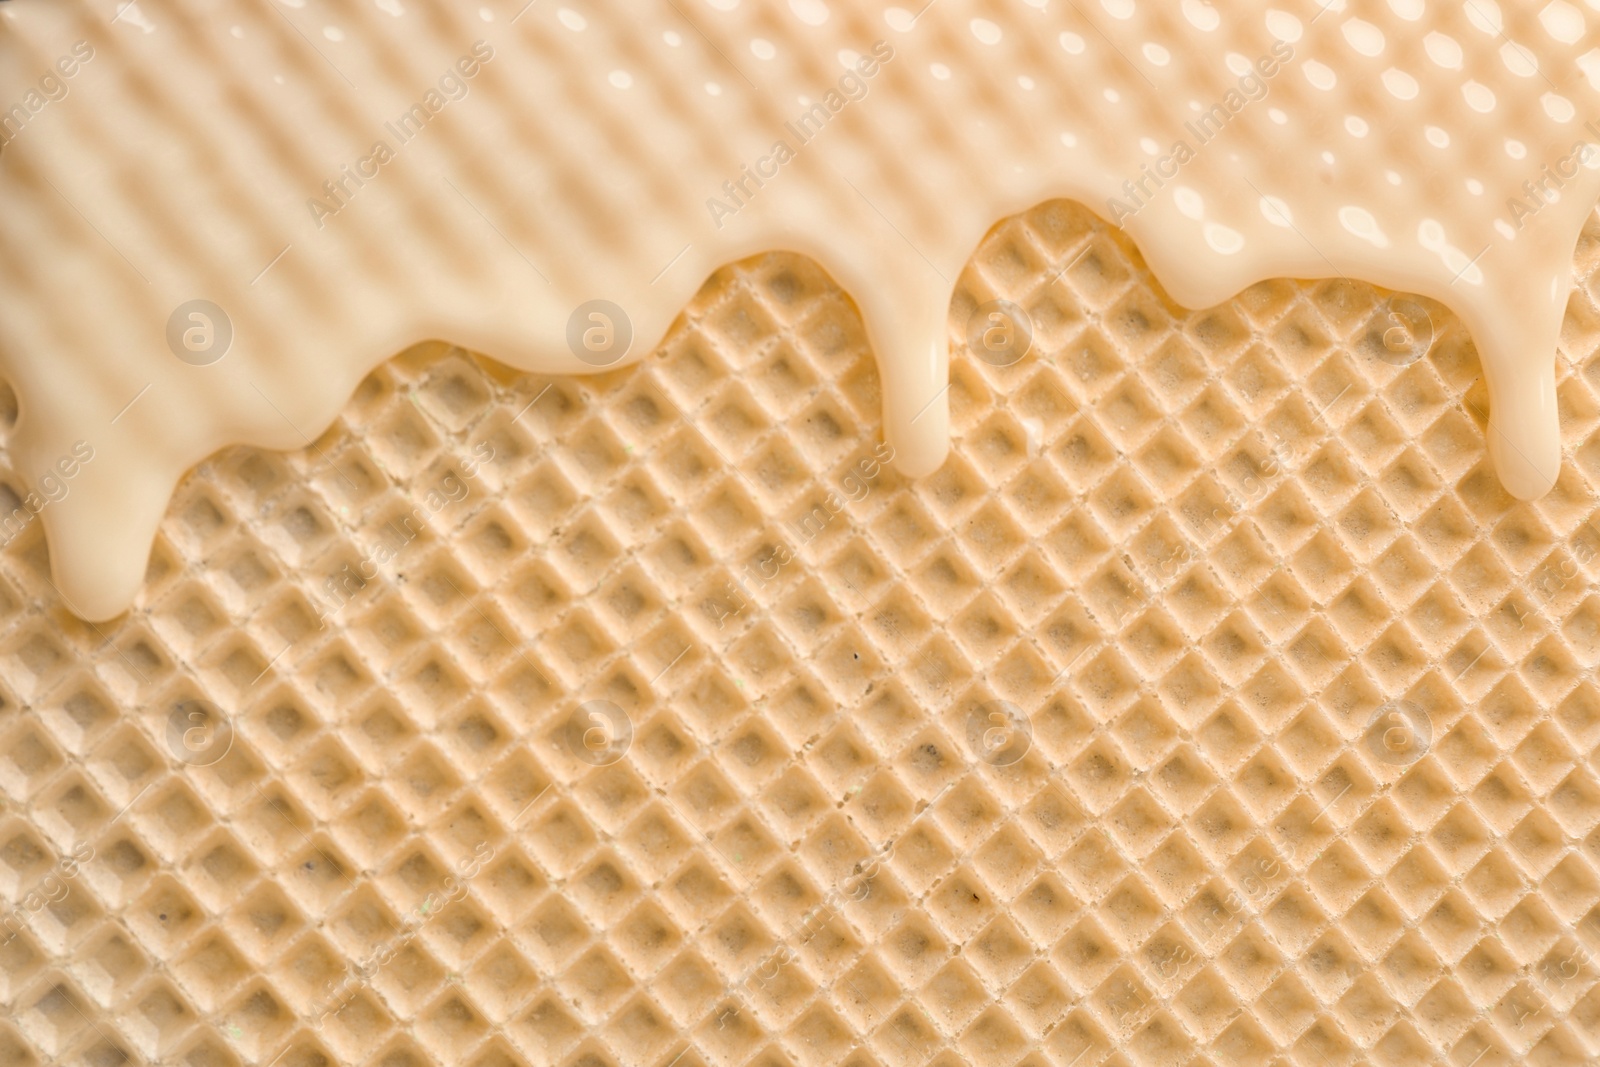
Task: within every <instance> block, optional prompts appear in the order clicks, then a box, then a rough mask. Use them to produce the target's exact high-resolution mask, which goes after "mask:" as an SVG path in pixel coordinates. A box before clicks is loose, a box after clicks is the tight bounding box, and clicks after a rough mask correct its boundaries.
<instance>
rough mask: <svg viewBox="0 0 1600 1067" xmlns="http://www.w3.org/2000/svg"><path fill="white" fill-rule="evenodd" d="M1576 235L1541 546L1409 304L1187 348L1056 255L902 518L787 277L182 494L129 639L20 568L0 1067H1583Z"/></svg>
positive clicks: (1141, 276)
mask: <svg viewBox="0 0 1600 1067" xmlns="http://www.w3.org/2000/svg"><path fill="white" fill-rule="evenodd" d="M1597 238H1600V221H1596V220H1591V223H1590V226H1589V229H1588V230H1587V231H1586V233H1585V237H1584V240H1583V241H1582V242H1581V244H1580V246H1579V249H1578V256H1577V261H1576V263H1575V270H1576V275H1577V277H1578V278H1579V283H1578V286H1577V287H1576V288H1575V290H1574V292H1573V295H1572V298H1571V302H1570V305H1569V311H1568V315H1567V319H1566V326H1565V332H1564V342H1563V352H1562V357H1561V359H1560V363H1559V371H1558V376H1559V389H1560V396H1561V401H1562V412H1561V414H1562V429H1563V434H1564V436H1565V445H1566V447H1567V450H1568V455H1569V456H1570V461H1569V462H1568V463H1566V464H1565V465H1564V467H1563V470H1562V475H1561V480H1560V482H1559V483H1558V484H1557V486H1556V488H1555V490H1554V491H1553V492H1552V493H1550V494H1549V495H1548V496H1546V497H1545V498H1543V499H1541V500H1539V501H1537V502H1534V503H1519V502H1516V501H1514V500H1513V499H1511V498H1510V497H1509V496H1507V495H1506V493H1505V492H1504V491H1503V490H1502V489H1501V488H1500V485H1499V482H1498V481H1497V479H1496V478H1495V476H1494V474H1493V472H1492V471H1491V469H1490V467H1489V465H1488V462H1487V459H1486V457H1485V454H1484V448H1483V443H1482V441H1483V439H1482V432H1481V431H1482V424H1483V422H1484V419H1483V414H1482V413H1483V411H1484V409H1485V407H1486V398H1485V395H1484V389H1483V386H1482V384H1481V382H1480V381H1479V380H1478V377H1479V370H1478V366H1477V359H1476V355H1475V352H1474V349H1473V347H1472V345H1471V343H1470V341H1469V339H1468V338H1467V336H1466V333H1465V331H1464V330H1463V329H1462V328H1461V326H1460V325H1459V324H1458V323H1457V322H1456V321H1455V320H1454V319H1452V318H1451V317H1450V316H1449V315H1448V313H1446V312H1445V311H1444V310H1443V309H1442V308H1439V307H1438V306H1437V305H1428V312H1429V315H1430V316H1431V317H1432V318H1433V320H1434V324H1435V327H1436V336H1435V338H1434V342H1433V349H1432V352H1431V354H1430V355H1429V357H1428V358H1426V359H1421V360H1417V361H1412V362H1409V363H1406V364H1405V365H1401V366H1396V365H1394V363H1393V361H1392V360H1386V359H1384V358H1379V356H1380V355H1381V351H1382V346H1381V344H1380V345H1375V344H1374V336H1375V335H1374V329H1375V328H1381V326H1382V323H1383V320H1382V319H1378V320H1376V323H1377V327H1375V320H1374V317H1373V316H1374V310H1375V309H1379V308H1381V307H1383V306H1384V305H1382V304H1381V303H1380V301H1381V299H1382V298H1383V297H1384V295H1385V294H1383V293H1381V292H1379V291H1376V290H1374V289H1372V288H1370V287H1367V286H1364V285H1359V284H1353V283H1349V282H1345V281H1331V282H1322V283H1317V284H1306V283H1295V282H1287V281H1279V282H1270V283H1265V284H1261V285H1258V286H1255V287H1253V288H1251V289H1248V290H1246V291H1245V292H1243V293H1241V294H1240V295H1239V296H1238V297H1237V298H1236V299H1234V300H1232V301H1229V302H1228V303H1226V304H1224V305H1220V306H1217V307H1214V308H1210V309H1207V310H1201V311H1195V312H1187V311H1184V310H1183V309H1181V308H1179V307H1177V306H1176V305H1174V304H1173V303H1172V302H1171V301H1170V300H1169V299H1168V298H1167V297H1166V296H1165V295H1164V294H1163V293H1162V292H1161V291H1160V290H1159V288H1158V287H1156V286H1155V285H1154V284H1153V282H1152V281H1151V279H1150V276H1149V274H1148V272H1147V270H1146V269H1145V267H1144V266H1143V263H1142V261H1141V259H1140V257H1139V255H1138V253H1137V252H1136V250H1135V249H1134V248H1133V246H1132V245H1131V244H1130V243H1129V242H1128V241H1127V240H1126V239H1125V238H1124V237H1123V236H1122V235H1121V234H1119V233H1118V232H1117V231H1115V230H1110V229H1107V228H1106V227H1105V226H1104V225H1103V224H1102V223H1100V222H1099V221H1097V219H1096V218H1095V216H1094V215H1093V214H1091V213H1090V212H1089V211H1087V210H1085V209H1084V208H1082V207H1081V206H1078V205H1075V204H1071V203H1068V202H1064V201H1057V202H1051V203H1047V204H1044V205H1041V206H1039V207H1037V208H1035V209H1033V210H1031V211H1029V212H1027V213H1025V214H1023V215H1021V216H1017V217H1014V218H1011V219H1008V220H1006V221H1005V222H1003V223H1001V224H1000V225H998V226H997V227H996V228H995V229H994V231H992V232H991V234H990V235H989V236H988V238H987V239H986V240H985V241H984V243H983V245H982V246H981V248H980V250H979V251H978V253H977V254H976V256H975V257H974V259H973V261H972V262H971V263H970V264H969V265H968V267H967V269H966V272H965V274H964V275H963V277H962V278H961V281H960V284H959V286H958V289H957V296H956V299H955V302H954V304H953V306H952V309H951V326H952V337H953V343H954V344H956V345H959V344H960V338H962V337H964V336H965V334H966V324H967V322H968V319H969V316H970V315H971V313H972V311H973V309H974V308H976V307H978V306H979V305H981V304H983V303H985V302H987V301H989V300H993V299H998V298H1003V299H1008V300H1010V301H1013V302H1014V303H1016V304H1018V305H1020V306H1022V307H1023V308H1025V309H1027V311H1028V313H1029V317H1030V319H1031V321H1032V323H1033V325H1034V335H1033V342H1034V347H1033V350H1032V351H1031V352H1030V353H1029V354H1028V355H1027V356H1025V357H1024V358H1022V359H1020V360H1018V361H1017V362H1015V363H1012V364H1011V365H1009V366H1005V367H995V366H991V365H989V364H987V363H984V362H981V361H979V360H977V359H974V358H973V357H972V356H971V355H969V354H967V353H966V352H965V351H964V350H962V349H960V348H957V349H956V356H955V357H954V358H953V360H952V375H951V377H952V384H951V387H950V393H949V398H950V407H951V411H952V422H953V426H954V431H955V445H954V450H953V452H952V455H951V457H950V459H949V461H948V462H947V463H946V464H945V466H944V467H943V468H942V469H941V470H940V471H939V472H938V473H937V474H936V475H935V476H933V477H931V478H928V479H926V480H922V481H916V482H913V481H910V480H907V479H905V478H904V477H902V476H901V474H900V473H899V472H898V471H897V470H896V467H895V464H894V461H893V458H892V457H889V456H887V454H886V452H885V450H884V449H883V447H882V446H881V445H880V444H879V439H878V424H877V420H878V417H879V416H878V412H879V408H880V397H879V395H878V388H879V387H878V377H877V374H876V371H875V369H874V365H873V361H872V359H871V354H870V352H869V350H868V347H867V345H866V343H865V340H864V334H863V330H862V326H861V322H860V319H859V317H858V315H857V314H856V311H855V309H854V307H853V306H852V305H851V303H850V301H849V300H848V299H847V298H846V297H845V296H844V295H843V294H842V292H841V291H840V290H839V289H838V288H836V287H835V286H834V284H833V283H832V281H831V280H830V279H829V278H828V277H827V276H826V275H825V274H823V273H822V272H821V271H820V270H819V269H818V268H817V267H816V266H815V265H814V264H813V263H811V262H810V261H808V260H805V259H802V258H799V257H794V256H787V255H773V256H765V257H760V258H757V259H751V260H746V261H743V262H741V263H738V264H736V265H734V266H732V267H729V268H726V269H725V270H723V271H721V272H719V273H718V274H717V275H716V276H715V277H713V279H712V280H711V281H710V282H709V283H708V284H707V285H706V287H705V288H704V289H703V290H702V291H701V293H700V294H699V296H697V297H696V299H695V300H694V302H693V303H692V304H691V305H690V306H689V308H688V309H687V311H686V313H685V315H684V316H683V317H682V318H681V319H680V320H679V322H678V323H677V324H676V325H675V326H674V328H673V329H672V330H671V331H670V333H669V334H668V336H667V338H666V340H665V341H664V342H663V344H662V345H661V346H660V348H659V349H658V350H657V351H655V352H654V353H652V354H651V355H650V356H649V357H648V358H647V359H646V360H645V361H644V362H643V364H642V365H640V366H638V367H636V368H631V369H628V370H624V371H617V372H613V373H610V374H607V375H604V376H599V377H594V378H588V379H571V378H562V377H554V378H546V377H539V376H529V375H521V374H514V373H512V372H509V371H507V370H505V369H504V368H502V367H500V366H499V365H497V364H494V363H492V362H490V361H488V360H484V359H481V358H478V357H476V356H473V355H471V354H469V353H467V352H464V351H461V350H459V349H452V348H446V347H444V346H441V345H430V346H424V347H421V348H418V349H414V350H412V351H410V352H408V353H406V354H404V355H402V356H400V357H398V358H396V359H394V360H392V361H390V362H388V363H386V364H384V365H383V366H381V367H380V368H379V369H378V370H376V371H375V372H374V373H373V374H372V375H371V376H369V377H368V378H367V379H366V380H365V381H364V382H363V383H362V384H361V386H360V387H359V388H358V389H357V391H356V393H355V395H354V396H353V397H352V398H351V399H350V401H349V403H348V404H347V406H346V407H345V409H344V411H343V413H342V415H341V416H340V418H339V420H338V421H337V423H336V424H335V425H334V426H333V427H332V428H331V429H330V430H329V431H328V432H327V433H325V434H324V435H322V436H321V437H320V438H319V439H318V440H317V441H316V442H315V443H314V444H313V445H312V446H311V447H309V448H306V449H304V450H302V451H299V452H293V453H287V454H284V453H276V452H268V451H260V450H256V449H248V448H237V449H233V450H230V451H228V452H225V453H222V454H219V455H218V456H216V457H214V458H213V459H212V460H210V461H208V462H206V463H205V464H203V465H202V466H201V467H200V468H198V469H197V470H195V471H194V472H192V474H190V475H189V476H188V477H187V478H186V479H185V480H184V482H183V483H182V485H181V486H180V488H179V491H178V493H177V495H176V497H175V499H174V501H173V503H172V505H171V507H170V509H169V511H168V513H167V516H166V518H165V520H164V521H163V523H162V526H161V529H160V533H159V536H158V538H157V542H156V548H155V552H154V555H153V557H152V562H151V566H150V570H149V574H148V576H147V580H146V583H145V585H144V588H143V592H142V594H141V599H140V602H139V604H138V606H137V608H136V609H135V610H134V611H133V612H132V613H130V614H128V615H126V616H123V617H121V618H119V619H118V620H116V621H114V622H112V623H108V624H99V625H96V624H90V623H86V622H84V621H82V620H81V619H79V618H78V617H76V616H75V615H73V614H72V613H71V612H70V611H69V610H68V609H67V608H66V607H65V606H64V605H63V604H62V602H61V601H60V599H59V598H58V597H57V595H56V594H55V592H54V590H53V588H52V586H51V583H50V578H49V573H50V572H49V564H48V558H47V550H46V547H45V543H44V539H43V537H42V536H41V534H40V531H39V529H38V525H37V524H34V525H33V526H32V527H30V528H29V529H27V530H25V531H23V532H22V533H20V534H19V535H18V536H16V537H15V538H14V539H13V540H12V541H11V542H10V543H9V544H8V546H7V547H6V548H5V550H4V551H3V552H0V613H3V622H0V626H3V629H0V697H3V704H0V794H3V797H4V810H3V813H0V893H3V897H4V900H5V901H6V902H7V907H8V909H9V910H8V911H7V912H6V915H5V918H4V920H3V921H4V922H5V926H6V928H5V936H6V937H7V938H8V939H7V940H5V942H4V945H3V947H0V1065H6V1067H10V1065H31V1064H42V1063H58V1062H59V1063H74V1064H79V1063H81V1064H112V1063H120V1062H133V1063H140V1064H144V1063H163V1064H190V1065H196V1067H198V1065H209V1064H219V1065H220V1064H248V1063H254V1064H268V1063H271V1064H277V1065H281V1067H314V1065H319V1064H332V1063H375V1064H384V1065H386V1067H409V1065H418V1067H420V1065H424V1064H473V1065H483V1067H488V1065H497V1067H498V1065H509V1064H528V1065H545V1064H573V1065H577V1064H582V1065H585V1067H600V1065H609V1064H617V1065H623V1064H627V1065H633V1064H640V1065H659V1067H666V1065H669V1064H671V1065H675V1067H699V1065H701V1064H762V1065H767V1064H772V1065H777V1064H795V1065H814V1064H815V1065H821V1064H840V1063H849V1064H857V1065H862V1067H865V1065H869V1064H882V1065H906V1064H924V1063H936V1064H941V1065H943V1064H951V1065H954V1064H981V1065H1007V1067H1010V1065H1016V1064H1027V1065H1029V1067H1044V1065H1047V1064H1048V1065H1054V1067H1091V1065H1096V1064H1116V1065H1123V1064H1128V1065H1134V1064H1137V1065H1151V1067H1154V1065H1158V1064H1188V1063H1194V1064H1210V1063H1228V1064H1240V1065H1244V1064H1262V1065H1266V1064H1274V1063H1283V1064H1297V1065H1303V1067H1315V1065H1322V1064H1351V1063H1372V1064H1394V1065H1401V1064H1417V1063H1435V1062H1441V1063H1445V1062H1447V1063H1452V1064H1462V1065H1465V1064H1480V1065H1483V1067H1495V1065H1500V1064H1506V1063H1540V1064H1579V1063H1588V1062H1593V1058H1594V1057H1595V1056H1596V1055H1597V1054H1600V988H1597V976H1600V967H1597V966H1596V961H1595V960H1594V959H1593V958H1592V957H1591V955H1590V954H1591V953H1600V911H1597V910H1595V909H1596V905H1597V903H1600V874H1597V872H1596V865H1597V864H1600V832H1597V831H1596V827H1597V824H1600V780H1597V772H1600V762H1597V759H1596V752H1597V745H1600V690H1597V688H1596V685H1595V681H1594V676H1593V669H1594V666H1595V664H1596V663H1597V661H1600V598H1596V596H1595V595H1594V593H1593V583H1594V576H1595V574H1596V572H1597V569H1600V559H1597V549H1600V509H1597V494H1596V487H1597V484H1600V435H1597V434H1600V396H1597V394H1600V369H1597V368H1600V364H1596V363H1595V362H1593V361H1592V360H1590V358H1589V356H1590V354H1591V353H1592V351H1593V349H1594V347H1595V339H1596V336H1597V332H1600V308H1597V303H1596V301H1597V297H1600V288H1597V283H1600V274H1597V271H1600V254H1597V252H1600V246H1597V244H1596V239H1597ZM12 408H13V414H14V404H13V405H12ZM1475 423H1476V424H1477V425H1474V424H1475ZM8 510H9V509H8ZM1013 707H1014V708H1016V709H1020V711H1021V713H1022V718H1021V719H1019V718H1017V717H1016V716H1014V715H1012V714H1011V712H1009V711H1008V710H1006V709H1009V708H1013ZM996 709H1001V710H1000V711H999V712H997V711H996ZM996 731H998V737H996V735H995V732H996Z"/></svg>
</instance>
